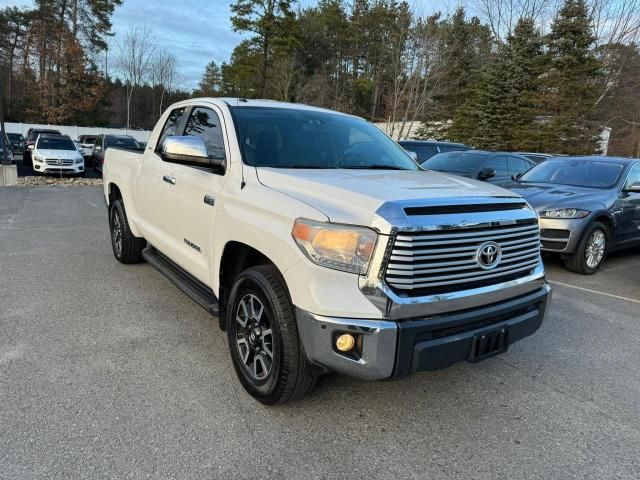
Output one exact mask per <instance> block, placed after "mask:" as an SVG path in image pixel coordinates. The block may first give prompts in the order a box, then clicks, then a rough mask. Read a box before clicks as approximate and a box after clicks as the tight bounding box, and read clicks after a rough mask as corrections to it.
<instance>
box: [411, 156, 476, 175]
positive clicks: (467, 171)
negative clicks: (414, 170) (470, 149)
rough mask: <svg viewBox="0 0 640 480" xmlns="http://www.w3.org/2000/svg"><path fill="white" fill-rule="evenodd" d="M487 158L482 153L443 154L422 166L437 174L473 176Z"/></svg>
mask: <svg viewBox="0 0 640 480" xmlns="http://www.w3.org/2000/svg"><path fill="white" fill-rule="evenodd" d="M486 158H487V156H486V155H485V154H482V153H467V152H464V151H458V152H443V153H439V154H437V155H434V156H433V157H431V158H430V159H429V160H427V161H426V162H424V163H423V164H422V166H423V168H426V169H427V170H435V171H437V172H451V173H459V174H462V175H469V176H473V175H474V174H475V172H477V171H478V169H479V168H480V167H481V166H482V164H483V162H484V160H485V159H486Z"/></svg>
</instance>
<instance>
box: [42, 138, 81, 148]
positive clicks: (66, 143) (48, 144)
mask: <svg viewBox="0 0 640 480" xmlns="http://www.w3.org/2000/svg"><path fill="white" fill-rule="evenodd" d="M38 148H39V149H40V150H75V149H76V145H75V144H74V143H73V142H72V141H71V139H69V138H65V137H44V138H42V137H40V138H39V139H38Z"/></svg>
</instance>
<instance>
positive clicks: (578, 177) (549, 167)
mask: <svg viewBox="0 0 640 480" xmlns="http://www.w3.org/2000/svg"><path fill="white" fill-rule="evenodd" d="M622 170H624V165H622V164H620V163H610V162H600V161H597V160H570V159H564V160H547V161H546V162H544V163H541V164H539V165H537V166H535V167H533V168H532V169H531V170H529V171H528V172H527V173H525V174H524V175H523V176H522V177H520V179H519V180H518V181H520V182H522V183H552V184H557V185H571V186H574V187H590V188H611V187H613V186H614V185H615V184H616V183H617V182H618V179H619V178H620V175H621V173H622Z"/></svg>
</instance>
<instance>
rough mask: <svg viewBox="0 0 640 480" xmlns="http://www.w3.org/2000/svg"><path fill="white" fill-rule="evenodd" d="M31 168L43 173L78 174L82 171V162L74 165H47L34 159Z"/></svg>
mask: <svg viewBox="0 0 640 480" xmlns="http://www.w3.org/2000/svg"><path fill="white" fill-rule="evenodd" d="M33 170H34V171H36V172H38V173H44V174H56V175H78V174H80V173H82V172H84V162H83V163H78V164H74V165H48V164H46V163H44V162H35V161H34V162H33Z"/></svg>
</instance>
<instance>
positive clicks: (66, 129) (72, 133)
mask: <svg viewBox="0 0 640 480" xmlns="http://www.w3.org/2000/svg"><path fill="white" fill-rule="evenodd" d="M4 126H5V129H6V131H7V133H21V134H22V135H25V136H26V135H27V131H28V130H29V129H30V128H52V129H54V130H59V131H60V133H62V134H63V135H69V137H71V138H72V139H73V140H75V139H77V138H78V136H80V135H100V134H103V133H104V134H111V135H131V136H132V137H133V138H135V139H136V140H138V141H140V142H147V141H148V140H149V135H151V132H150V131H149V130H127V129H125V128H102V127H78V126H75V125H74V126H69V125H41V124H37V123H10V122H7V123H5V124H4Z"/></svg>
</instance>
